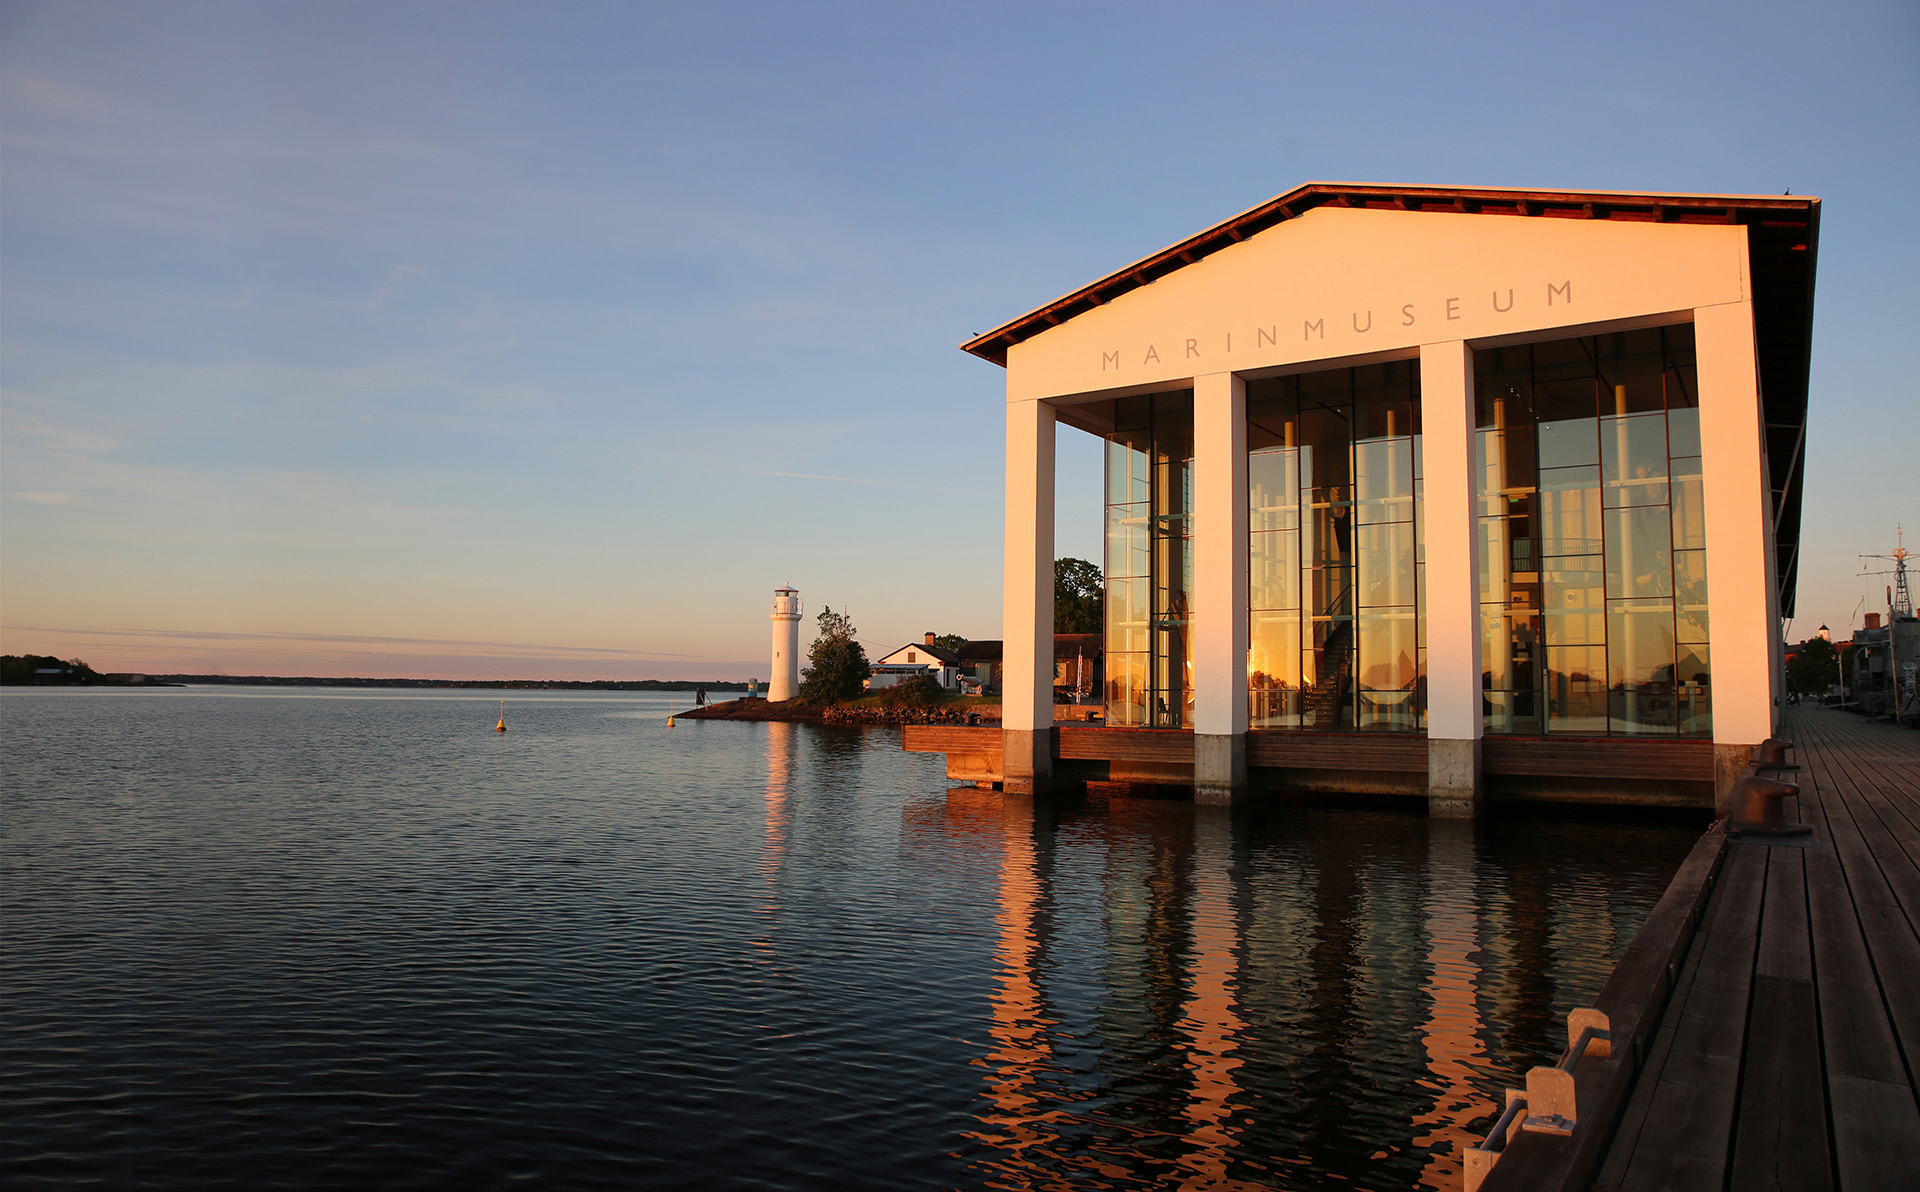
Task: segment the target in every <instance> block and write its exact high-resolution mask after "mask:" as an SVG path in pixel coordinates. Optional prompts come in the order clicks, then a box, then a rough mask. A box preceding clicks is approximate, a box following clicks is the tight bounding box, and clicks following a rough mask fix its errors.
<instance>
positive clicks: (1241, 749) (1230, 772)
mask: <svg viewBox="0 0 1920 1192" xmlns="http://www.w3.org/2000/svg"><path fill="white" fill-rule="evenodd" d="M1246 797H1247V736H1246V734H1245V733H1195V734H1194V735H1193V801H1194V802H1195V803H1207V804H1212V805H1215V806H1230V805H1232V804H1234V803H1239V802H1243V801H1245V799H1246Z"/></svg>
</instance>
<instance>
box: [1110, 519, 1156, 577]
mask: <svg viewBox="0 0 1920 1192" xmlns="http://www.w3.org/2000/svg"><path fill="white" fill-rule="evenodd" d="M1107 574H1108V575H1110V576H1117V577H1123V578H1124V577H1131V576H1142V577H1144V576H1145V575H1146V574H1147V506H1146V505H1144V504H1140V505H1109V506H1107Z"/></svg>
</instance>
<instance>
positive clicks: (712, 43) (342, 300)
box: [0, 0, 1920, 678]
mask: <svg viewBox="0 0 1920 1192" xmlns="http://www.w3.org/2000/svg"><path fill="white" fill-rule="evenodd" d="M1916 141H1920V10H1916V9H1915V7H1914V6H1913V5H1912V4H1910V3H1900V2H1892V3H1884V4H1871V3H1869V4H1837V5H1826V6H1819V7H1809V6H1805V5H1791V6H1790V5H1784V4H1769V3H1747V4H1740V5H1688V4H1634V3H1609V4H1589V5H1547V4H1538V3H1532V4H1482V5H1476V6H1470V7H1469V6H1463V5H1441V4H1349V5H1294V4H1205V3H1187V4H1180V5H1167V4H1128V3H1102V4H1096V3H1045V2H1033V0H1029V2H1027V3H1021V4H990V3H944V4H938V5H935V4H897V3H896V4H816V5H791V4H742V3H716V4H704V5H693V4H673V5H627V4H619V5H616V4H583V3H575V4H569V3H557V4H540V5H534V4H519V5H501V4H495V5H489V4H440V3H406V4H395V3H379V4H355V3H327V4H311V3H308V4H275V3H247V4H233V5H222V4H195V3H169V4H166V5H153V4H88V3H76V2H72V0H61V2H58V3H22V2H19V0H10V2H8V3H5V4H4V5H0V385H3V386H4V412H3V413H0V622H4V628H0V648H3V649H4V650H5V651H6V652H9V653H20V652H23V651H32V652H44V653H56V654H60V655H62V656H67V657H71V656H79V657H83V658H85V659H87V660H88V661H89V662H90V663H92V664H93V665H94V666H95V667H96V668H99V669H111V670H143V671H173V670H190V671H203V670H206V671H211V670H223V671H226V672H228V673H235V674H240V673H302V674H336V675H377V674H407V675H439V676H448V677H493V676H499V677H579V678H596V677H641V676H650V677H679V676H685V677H726V678H744V677H748V676H759V677H762V678H764V677H765V671H766V662H765V659H766V655H767V645H766V640H767V621H766V612H767V601H768V600H769V599H770V597H771V594H772V589H773V588H774V587H776V586H778V585H779V584H781V583H787V582H790V583H792V584H794V585H795V586H797V587H798V588H800V589H801V591H802V594H803V596H804V597H805V598H806V599H807V601H808V602H809V604H810V605H811V606H812V607H813V608H816V609H817V608H818V607H819V606H820V605H821V604H830V605H832V606H834V607H835V608H836V609H838V608H847V609H850V610H851V611H852V613H853V615H854V619H855V621H856V623H857V624H858V625H859V627H860V630H861V636H862V637H863V639H865V640H866V641H867V642H868V643H869V644H870V646H874V647H878V648H880V649H891V648H892V647H893V646H895V645H898V644H900V643H901V642H904V641H905V640H907V639H908V638H911V637H915V636H917V635H918V634H919V633H920V632H922V631H923V630H933V631H937V632H957V633H962V634H965V635H967V636H970V637H997V636H998V635H999V631H1000V626H999V601H1000V597H999V583H1000V565H999V559H1000V556H999V540H1000V499H999V488H1000V482H1001V475H1000V434H1001V428H1002V423H1001V411H1002V405H1001V401H1002V388H1001V386H1002V377H1003V374H1002V373H1001V372H1000V370H999V369H997V368H995V367H993V366H991V365H988V364H986V363H983V362H981V361H978V360H975V359H973V358H971V357H968V356H966V355H964V354H962V353H960V352H958V351H957V350H955V346H954V345H956V344H957V343H959V342H960V341H961V340H963V339H965V338H967V337H968V336H970V335H971V334H972V333H974V332H976V331H983V330H986V329H987V328H989V327H991V326H994V325H996V324H998V323H1000V322H1002V321H1004V320H1005V319H1007V318H1009V317H1011V316H1013V315H1016V314H1019V313H1021V312H1023V311H1025V310H1027V309H1029V308H1031V307H1033V306H1036V305H1038V304H1040V303H1042V302H1044V301H1046V300H1048V299H1051V298H1053V297H1055V296H1057V295H1058V294H1060V293H1063V292H1065V291H1067V290H1070V289H1072V288H1074V287H1076V286H1078V285H1080V284H1082V283H1084V282H1086V281H1089V280H1092V279H1093V278H1095V277H1098V276H1101V275H1103V274H1105V273H1107V272H1109V271H1110V270H1112V269H1114V268H1117V267H1118V266H1120V265H1122V264H1125V263H1127V262H1129V261H1132V260H1134V259H1135V258H1138V257H1140V256H1142V255H1144V254H1146V253H1147V252H1150V251H1152V250H1154V249H1157V248H1159V247H1161V246H1163V245H1165V244H1167V243H1169V242H1171V241H1174V240H1177V239H1179V238H1181V237H1183V236H1185V235H1187V234H1189V233H1191V232H1193V231H1196V230H1198V229H1200V228H1202V227H1204V226H1207V225H1209V224H1211V223H1214V222H1216V221H1218V220H1219V219H1222V218H1224V217H1226V216H1228V215H1230V214H1232V213H1234V212H1236V211H1239V210H1241V209H1243V208H1245V207H1248V206H1250V205H1252V204H1254V203H1256V202H1258V201H1260V200H1261V199H1264V198H1266V197H1269V196H1271V195H1273V194H1277V193H1279V192H1281V191H1284V190H1287V189H1290V188H1292V187H1293V186H1295V185H1297V184H1299V183H1301V182H1304V181H1307V180H1310V179H1343V180H1358V181H1375V182H1428V183H1459V184H1473V185H1495V186H1540V187H1575V188H1619V189H1631V190H1677V191H1731V192H1748V193H1778V192H1780V191H1782V190H1786V189H1789V188H1791V189H1792V190H1793V192H1794V193H1796V194H1818V195H1820V196H1821V197H1822V199H1823V200H1825V209H1824V216H1823V228H1822V240H1821V249H1820V274H1819V290H1818V300H1817V316H1816V326H1815V345H1814V366H1813V392H1812V403H1813V415H1812V417H1813V424H1812V431H1811V437H1810V445H1809V457H1808V484H1807V498H1806V500H1807V504H1806V535H1805V537H1806V545H1805V548H1804V551H1805V554H1804V558H1803V562H1802V569H1801V575H1802V579H1801V589H1800V603H1801V607H1800V615H1799V618H1798V619H1797V620H1796V622H1795V624H1794V626H1793V635H1794V636H1795V637H1798V636H1803V635H1804V634H1805V633H1808V632H1811V631H1812V629H1813V628H1814V627H1816V626H1817V625H1818V624H1820V623H1821V622H1822V621H1826V622H1828V623H1829V624H1831V625H1832V626H1834V628H1835V629H1837V630H1842V631H1844V628H1845V626H1846V625H1847V624H1848V623H1849V621H1850V620H1851V622H1852V623H1854V624H1858V620H1859V609H1860V608H1864V609H1867V610H1871V609H1874V608H1876V607H1878V603H1879V601H1880V596H1879V592H1880V586H1881V585H1882V584H1883V583H1884V582H1885V581H1884V580H1882V579H1868V578H1861V577H1860V576H1859V575H1858V574H1857V573H1858V572H1859V571H1861V570H1863V569H1865V568H1864V567H1863V566H1862V564H1861V563H1860V560H1859V559H1858V557H1857V556H1858V555H1859V553H1861V552H1884V551H1887V550H1890V549H1891V548H1892V546H1893V541H1894V527H1895V525H1896V524H1897V523H1902V522H1904V523H1905V524H1906V525H1907V526H1908V527H1909V528H1910V529H1912V530H1914V531H1915V538H1916V543H1917V544H1920V485H1916V483H1915V482H1916V479H1917V478H1920V416H1916V410H1920V394H1916V384H1915V378H1916V376H1920V335H1916V334H1915V330H1914V328H1915V318H1916V316H1915V311H1916V310H1920V301H1916V300H1917V299H1920V280H1917V279H1920V235H1916V233H1915V230H1914V226H1915V217H1914V215H1913V214H1912V210H1911V205H1912V203H1913V196H1915V195H1916V194H1920V165H1916V158H1917V157H1920V155H1916V154H1915V153H1914V152H1913V145H1914V144H1915V143H1916ZM1097 475H1098V455H1097V452H1096V451H1095V450H1094V445H1093V441H1092V440H1090V439H1087V438H1085V437H1084V436H1079V435H1076V434H1063V436H1062V451H1061V477H1062V504H1061V510H1060V526H1059V537H1060V546H1061V551H1062V553H1065V554H1075V555H1080V556H1083V557H1089V558H1095V559H1097V558H1098V551H1099V540H1098V535H1097V515H1098V511H1097V509H1096V507H1095V505H1094V502H1095V500H1096V499H1097V495H1098V484H1097ZM1863 600H1864V604H1862V602H1863Z"/></svg>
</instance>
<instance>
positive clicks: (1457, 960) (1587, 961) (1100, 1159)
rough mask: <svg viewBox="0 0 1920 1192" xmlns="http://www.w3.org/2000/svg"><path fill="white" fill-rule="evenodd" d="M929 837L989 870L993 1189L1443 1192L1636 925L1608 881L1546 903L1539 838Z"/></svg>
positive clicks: (966, 827) (1143, 821) (1195, 820)
mask: <svg viewBox="0 0 1920 1192" xmlns="http://www.w3.org/2000/svg"><path fill="white" fill-rule="evenodd" d="M945 824H946V829H947V831H948V832H950V833H952V834H955V835H961V836H965V837H966V838H968V843H969V845H970V847H972V848H974V849H976V850H982V849H985V850H991V852H992V853H993V854H995V855H993V856H992V858H991V862H990V863H991V864H993V865H995V866H996V867H997V874H996V876H995V880H994V882H993V889H994V890H995V893H996V903H995V906H994V908H993V918H992V924H991V935H992V949H993V951H992V958H993V959H992V971H991V974H990V980H989V982H988V984H987V986H986V989H985V994H986V997H985V1005H984V1006H983V1007H982V1009H983V1010H984V1012H985V1022H984V1032H983V1036H971V1037H972V1038H974V1039H975V1040H976V1044H975V1046H976V1051H975V1056H974V1059H973V1063H974V1065H975V1067H976V1069H977V1070H978V1071H979V1073H980V1081H981V1083H980V1086H979V1092H978V1095H977V1098H976V1108H975V1111H974V1114H973V1116H974V1124H973V1128H972V1129H971V1130H970V1131H969V1132H968V1139H969V1144H970V1145H969V1147H968V1148H967V1150H966V1152H965V1154H964V1158H965V1160H966V1161H967V1163H968V1165H969V1167H970V1169H971V1170H972V1172H973V1174H974V1176H975V1177H976V1178H977V1179H978V1180H979V1182H982V1183H984V1184H986V1185H988V1186H1007V1187H1014V1186H1020V1187H1026V1186H1047V1185H1062V1184H1071V1185H1073V1186H1081V1187H1145V1186H1154V1187H1162V1186H1177V1187H1183V1188H1196V1189H1199V1188H1215V1189H1234V1188H1268V1187H1300V1188H1310V1187H1320V1186H1323V1185H1324V1184H1325V1183H1326V1182H1328V1181H1329V1180H1331V1179H1341V1180H1350V1181H1357V1182H1359V1183H1361V1184H1363V1185H1365V1186H1389V1185H1390V1186H1401V1187H1405V1186H1413V1185H1420V1186H1426V1187H1435V1188H1449V1189H1451V1188H1455V1187H1457V1186H1458V1184H1459V1180H1460V1159H1459V1156H1460V1153H1461V1149H1462V1147H1463V1146H1464V1145H1465V1144H1466V1143H1467V1142H1468V1140H1469V1139H1470V1138H1471V1137H1472V1135H1473V1132H1474V1130H1475V1129H1478V1130H1479V1131H1480V1132H1484V1130H1485V1129H1486V1128H1487V1123H1488V1122H1490V1120H1491V1118H1492V1116H1493V1113H1494V1110H1495V1107H1496V1105H1497V1104H1498V1103H1499V1101H1500V1099H1501V1089H1502V1088H1503V1087H1507V1086H1512V1085H1517V1084H1519V1083H1521V1082H1522V1081H1523V1079H1524V1077H1523V1075H1522V1073H1523V1072H1524V1070H1525V1068H1526V1067H1528V1066H1531V1065H1532V1064H1534V1063H1537V1062H1540V1060H1541V1059H1542V1058H1543V1057H1546V1056H1548V1054H1549V1053H1550V1052H1551V1051H1552V1050H1553V1047H1554V1042H1553V1032H1552V1029H1551V1024H1552V1023H1553V1022H1554V1021H1557V1020H1558V1017H1559V1016H1560V1015H1563V1014H1564V1013H1565V1011H1566V1009H1570V1008H1571V1007H1572V1005H1573V1004H1576V1003H1583V1002H1584V1001H1586V1000H1588V999H1590V998H1591V997H1592V995H1593V993H1594V992H1595V991H1597V989H1598V988H1599V985H1600V983H1601V981H1602V980H1604V977H1605V974H1606V971H1607V970H1608V968H1609V967H1610V965H1611V959H1610V957H1611V956H1612V955H1616V954H1617V952H1618V950H1619V948H1620V947H1622V946H1623V945H1624V943H1625V940H1626V939H1627V938H1628V937H1630V936H1631V934H1632V932H1633V930H1634V929H1635V928H1636V927H1637V921H1638V917H1639V915H1640V914H1641V913H1644V912H1643V911H1642V910H1639V909H1634V908H1629V907H1626V906H1624V905H1621V904H1619V903H1618V902H1617V901H1616V900H1614V899H1613V898H1611V897H1610V895H1609V893H1608V881H1607V877H1608V875H1607V873H1606V871H1605V867H1604V863H1603V862H1597V863H1596V865H1595V866H1594V867H1592V868H1590V869H1589V870H1587V871H1586V872H1567V871H1565V870H1564V869H1563V870H1561V871H1558V872H1556V875H1555V881H1556V883H1557V884H1556V887H1555V889H1556V891H1557V893H1556V895H1555V897H1554V898H1544V897H1543V896H1542V894H1543V892H1542V890H1541V889H1540V888H1539V887H1538V886H1537V884H1536V881H1537V878H1538V877H1539V874H1538V870H1537V867H1536V866H1533V865H1531V864H1529V863H1528V862H1527V860H1526V858H1527V856H1528V855H1529V854H1530V853H1532V852H1533V851H1534V850H1535V848H1536V846H1537V844H1538V840H1537V839H1536V838H1537V837H1539V836H1540V834H1542V833H1545V834H1547V835H1552V834H1554V833H1556V832H1560V831H1561V830H1562V829H1563V828H1565V827H1567V826H1566V825H1555V824H1551V823H1548V824H1535V825H1531V826H1521V827H1519V828H1514V829H1491V828H1487V827H1476V826H1474V825H1471V824H1468V825H1461V824H1451V823H1445V824H1442V823H1431V822H1429V821H1428V820H1426V819H1425V818H1424V817H1418V816H1413V815H1406V814H1400V813H1396V812H1390V811H1388V812H1381V811H1358V810H1344V811H1343V810H1339V809H1302V808H1297V807H1293V808H1287V807H1282V808H1276V809H1265V810H1262V811H1260V812H1258V813H1247V812H1239V813H1232V812H1226V811H1223V810H1221V809H1216V808H1204V807H1195V806H1193V805H1192V804H1189V803H1185V802H1175V801H1162V800H1143V799H1128V798H1124V797H1113V798H1111V799H1100V798H1095V799H1092V800H1090V801H1088V802H1086V803H1084V804H1080V805H1072V804H1064V805H1063V804H1055V803H1049V802H1048V801H1046V800H1022V799H1017V798H1004V797H1002V796H1000V795H995V794H990V793H985V792H975V791H970V790H956V791H951V792H948V794H947V796H946V811H945ZM1576 830H1577V829H1576ZM1556 851H1557V852H1558V853H1559V855H1560V856H1562V857H1564V856H1565V855H1566V853H1565V851H1562V850H1556ZM982 860H983V861H987V858H985V857H983V858H982ZM1637 905H1638V904H1636V907H1637Z"/></svg>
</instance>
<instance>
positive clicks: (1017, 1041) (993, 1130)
mask: <svg viewBox="0 0 1920 1192" xmlns="http://www.w3.org/2000/svg"><path fill="white" fill-rule="evenodd" d="M960 797H961V798H963V799H966V801H968V802H972V803H978V802H980V801H982V800H986V799H995V798H996V797H994V796H981V795H972V796H967V795H962V796H960ZM996 801H997V799H996ZM1000 827H1001V840H1000V880H999V886H998V892H999V903H998V908H997V912H996V914H995V916H994V920H995V923H996V925H997V926H998V928H999V938H998V942H997V946H996V947H995V949H994V989H993V992H992V994H991V998H990V1000H991V1011H990V1013H991V1017H990V1019H989V1020H988V1024H987V1033H988V1035H989V1037H990V1038H991V1039H992V1044H991V1045H990V1046H989V1047H988V1049H987V1052H986V1055H985V1057H984V1058H983V1061H982V1066H983V1067H984V1068H985V1069H986V1073H987V1104H988V1106H989V1108H988V1110H987V1112H985V1113H984V1114H982V1115H981V1125H982V1127H983V1129H982V1130H981V1131H980V1132H978V1133H976V1134H974V1135H973V1137H974V1138H975V1139H977V1140H978V1141H980V1142H982V1143H985V1144H987V1145H988V1146H990V1147H992V1148H994V1149H995V1150H996V1151H998V1152H1000V1153H1001V1156H1002V1158H1001V1160H1000V1162H999V1163H998V1164H996V1166H998V1167H1000V1168H1001V1169H1002V1170H1004V1171H1007V1172H1009V1173H1013V1174H1024V1175H1032V1176H1036V1177H1038V1176H1046V1175H1049V1174H1052V1165H1051V1164H1050V1163H1047V1162H1034V1161H1032V1160H1030V1159H1029V1157H1028V1152H1029V1151H1033V1150H1036V1149H1045V1150H1051V1149H1052V1144H1053V1143H1054V1142H1055V1141H1057V1139H1056V1135H1055V1124H1056V1121H1057V1119H1058V1117H1059V1116H1060V1112H1059V1110H1057V1109H1055V1108H1053V1107H1051V1106H1049V1105H1048V1104H1047V1101H1048V1098H1046V1097H1045V1096H1043V1095H1042V1094H1041V1090H1040V1085H1041V1082H1042V1080H1043V1079H1044V1077H1045V1075H1046V1074H1047V1073H1048V1072H1049V1071H1050V1069H1051V1068H1052V1066H1053V1065H1052V1060H1053V1043H1052V1035H1053V1032H1054V1031H1055V1030H1056V1028H1057V1026H1058V1023H1056V1022H1055V1021H1054V1020H1053V1016H1052V1015H1051V1013H1050V1012H1049V1010H1048V1007H1047V1004H1046V997H1045V994H1044V992H1043V990H1042V988H1041V982H1042V981H1043V979H1044V978H1043V975H1042V974H1043V973H1044V972H1045V965H1044V963H1043V957H1042V951H1043V948H1044V943H1043V940H1042V938H1041V937H1042V933H1043V932H1044V931H1045V929H1046V908H1045V906H1044V905H1043V902H1044V898H1045V893H1044V891H1043V889H1042V878H1041V875H1040V873H1039V872H1038V864H1037V860H1036V858H1037V856H1038V855H1039V854H1040V853H1041V851H1042V850H1041V849H1040V848H1039V847H1038V845H1037V842H1036V840H1035V832H1036V827H1037V824H1036V820H1035V817H1034V814H1033V805H1032V803H1031V802H1030V801H1028V800H1024V799H1007V800H1005V801H1004V806H1003V807H1002V810H1001V816H1000Z"/></svg>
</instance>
